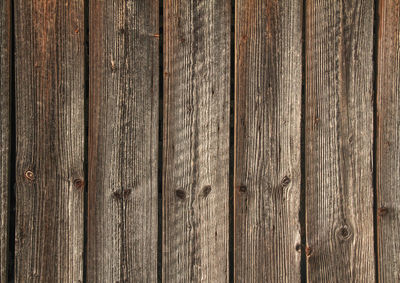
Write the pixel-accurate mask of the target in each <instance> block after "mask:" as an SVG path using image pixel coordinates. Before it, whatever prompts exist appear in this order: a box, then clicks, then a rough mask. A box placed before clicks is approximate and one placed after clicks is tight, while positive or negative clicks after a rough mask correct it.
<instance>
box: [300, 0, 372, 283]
mask: <svg viewBox="0 0 400 283" xmlns="http://www.w3.org/2000/svg"><path fill="white" fill-rule="evenodd" d="M373 8H374V4H373V1H353V0H352V1H328V0H324V1H312V0H308V1H307V7H306V37H305V40H306V54H305V55H306V82H305V83H306V102H305V103H306V105H305V119H306V120H305V123H306V124H305V146H306V148H305V150H306V152H305V163H306V168H305V171H306V172H305V173H306V237H307V248H306V254H307V275H308V276H307V277H308V281H309V282H349V281H351V282H374V277H375V268H374V266H375V265H374V232H373V185H372V170H373V159H372V158H373V149H372V144H373V143H372V142H373V123H374V121H373V101H374V98H373V77H372V71H373V56H372V54H373V19H374V11H373Z"/></svg>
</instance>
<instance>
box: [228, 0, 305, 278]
mask: <svg viewBox="0 0 400 283" xmlns="http://www.w3.org/2000/svg"><path fill="white" fill-rule="evenodd" d="M235 19H236V23H235V27H236V28H235V31H236V35H235V51H236V52H235V71H236V73H235V75H236V76H235V109H236V111H235V114H236V117H235V162H234V164H235V168H234V171H235V173H234V186H235V189H234V211H235V212H234V217H235V221H234V222H235V227H234V229H235V233H234V238H235V240H234V264H235V268H234V270H235V280H236V281H237V282H278V281H279V282H299V281H300V258H301V254H300V252H301V239H300V222H299V210H300V182H301V167H300V135H301V131H300V121H301V79H302V67H301V66H302V64H301V63H302V41H301V36H302V1H297V0H296V1H286V0H285V1H272V0H268V1H262V0H257V1H251V0H237V1H236V16H235Z"/></svg>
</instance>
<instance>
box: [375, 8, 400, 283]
mask: <svg viewBox="0 0 400 283" xmlns="http://www.w3.org/2000/svg"><path fill="white" fill-rule="evenodd" d="M379 19H380V21H379V34H378V60H377V64H378V74H377V75H378V77H377V108H378V109H377V110H378V113H377V116H378V127H377V134H378V135H377V151H376V159H377V207H378V211H377V213H378V215H377V219H378V221H377V223H378V229H377V233H378V243H377V244H378V266H379V268H378V274H379V282H399V281H400V244H399V243H400V191H399V184H400V37H399V35H400V2H399V1H398V0H381V1H380V7H379Z"/></svg>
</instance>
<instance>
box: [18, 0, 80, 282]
mask: <svg viewBox="0 0 400 283" xmlns="http://www.w3.org/2000/svg"><path fill="white" fill-rule="evenodd" d="M14 2H15V40H16V41H15V47H16V61H15V64H16V65H15V68H16V74H18V75H17V76H16V78H15V80H16V84H15V85H16V95H15V99H16V102H15V104H16V140H17V141H16V147H17V152H16V232H15V233H16V235H15V264H16V265H15V268H16V270H15V282H79V281H82V276H83V238H84V234H83V231H84V226H83V219H84V218H83V208H84V203H83V201H84V188H83V187H84V186H83V184H84V179H83V178H84V169H83V164H84V138H85V137H84V4H83V3H84V1H83V0H76V1H56V0H47V1H23V0H16V1H14Z"/></svg>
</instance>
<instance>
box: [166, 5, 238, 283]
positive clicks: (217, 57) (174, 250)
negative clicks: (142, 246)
mask: <svg viewBox="0 0 400 283" xmlns="http://www.w3.org/2000/svg"><path fill="white" fill-rule="evenodd" d="M230 3H231V1H227V0H223V1H221V0H212V1H202V2H200V1H180V0H166V1H164V26H163V28H164V37H165V38H164V149H163V150H164V152H163V155H164V156H163V250H162V263H163V271H162V276H163V280H164V281H165V282H199V281H205V282H227V281H228V273H229V270H228V269H229V268H228V236H229V233H228V230H229V96H230V67H231V66H230V41H231V37H230V32H231V31H230V24H231V7H230Z"/></svg>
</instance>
